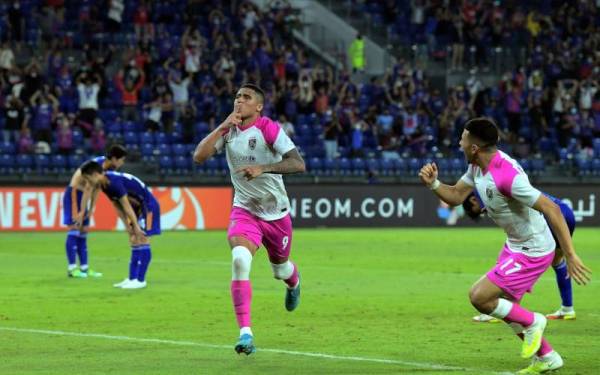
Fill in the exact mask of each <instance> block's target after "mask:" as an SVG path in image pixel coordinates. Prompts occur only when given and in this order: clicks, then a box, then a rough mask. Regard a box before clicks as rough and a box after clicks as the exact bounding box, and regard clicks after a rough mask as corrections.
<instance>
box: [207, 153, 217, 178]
mask: <svg viewBox="0 0 600 375" xmlns="http://www.w3.org/2000/svg"><path fill="white" fill-rule="evenodd" d="M204 164H205V170H206V173H208V174H210V175H215V174H218V173H219V168H220V166H219V160H218V159H217V158H216V157H212V158H210V159H208V160H207V161H205V162H204Z"/></svg>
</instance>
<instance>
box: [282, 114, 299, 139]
mask: <svg viewBox="0 0 600 375" xmlns="http://www.w3.org/2000/svg"><path fill="white" fill-rule="evenodd" d="M277 121H278V122H279V125H280V126H281V129H283V131H284V132H285V134H287V136H288V137H290V138H293V137H294V136H295V135H296V130H295V129H294V125H293V124H292V123H291V122H289V121H288V119H287V118H286V117H285V115H279V119H278V120H277Z"/></svg>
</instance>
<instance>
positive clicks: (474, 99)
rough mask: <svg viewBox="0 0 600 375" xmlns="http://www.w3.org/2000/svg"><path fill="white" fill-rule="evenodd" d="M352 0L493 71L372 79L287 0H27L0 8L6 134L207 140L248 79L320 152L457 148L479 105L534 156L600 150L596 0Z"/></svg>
mask: <svg viewBox="0 0 600 375" xmlns="http://www.w3.org/2000/svg"><path fill="white" fill-rule="evenodd" d="M348 2H349V3H350V5H351V6H353V7H358V8H360V9H363V10H365V11H369V12H372V13H374V14H377V12H379V11H381V16H382V17H383V19H382V22H384V23H386V24H387V25H388V26H389V27H391V28H394V27H399V24H400V23H401V22H400V20H405V19H406V17H409V18H408V19H409V21H410V22H408V23H405V24H404V26H403V27H409V28H410V35H412V37H414V38H416V42H422V43H425V44H428V45H429V46H430V48H431V53H432V54H435V53H436V51H440V50H446V47H447V46H450V47H451V51H452V52H451V53H452V57H451V61H452V66H451V69H454V70H464V69H467V66H466V64H465V63H464V61H463V60H464V56H466V54H467V53H466V50H469V49H470V48H471V47H472V46H474V47H475V48H476V54H475V55H476V56H477V60H476V62H477V65H479V68H480V70H479V71H477V70H475V69H473V70H472V71H471V72H470V74H468V79H466V80H465V82H464V83H463V84H461V85H458V86H455V87H448V88H443V87H434V86H433V85H432V84H431V82H430V79H429V77H428V75H427V73H426V71H424V70H423V69H422V68H421V67H419V66H415V65H414V64H411V63H408V62H406V61H403V60H400V61H398V62H397V63H395V64H394V66H392V67H391V68H390V69H389V70H388V71H387V72H386V73H385V74H384V75H383V76H377V77H370V78H368V79H367V80H366V81H357V79H356V75H353V74H352V71H351V69H344V70H340V71H334V70H333V68H332V67H331V66H329V65H326V64H324V63H322V62H320V60H319V59H318V58H317V57H314V56H311V55H310V54H309V53H308V52H307V50H306V49H305V48H304V47H303V46H302V45H300V44H298V42H296V41H295V40H294V39H293V38H292V36H291V27H292V25H293V24H294V10H293V9H292V8H291V7H290V5H289V3H288V2H286V1H271V2H270V4H269V6H268V7H267V8H266V10H263V11H261V10H259V9H258V8H257V7H256V6H254V5H253V4H252V3H250V2H247V1H227V2H221V1H216V0H214V1H212V0H204V1H203V0H197V1H193V0H190V1H184V0H165V1H160V2H154V1H144V0H126V1H122V0H107V1H91V0H89V1H81V2H65V1H61V0H54V1H51V0H46V1H42V0H28V1H27V0H23V1H12V2H10V3H2V4H1V5H0V14H4V15H5V16H4V18H3V19H1V20H0V38H1V39H2V44H1V47H0V129H2V139H0V142H3V143H4V144H13V145H17V146H16V147H17V152H19V153H33V152H38V153H45V152H59V153H64V154H69V153H74V152H78V153H82V152H83V153H85V154H89V153H97V152H101V150H102V149H103V148H104V147H105V145H106V144H107V142H111V141H113V140H116V141H121V142H123V141H124V139H123V137H124V136H125V135H126V134H125V133H127V132H130V131H135V132H138V133H148V132H154V133H163V134H166V137H163V138H161V139H168V140H169V142H171V143H181V144H193V143H194V142H196V141H198V140H199V139H200V138H201V137H202V136H203V135H205V134H206V132H207V131H210V129H212V128H214V126H215V125H216V124H218V122H219V121H221V120H222V119H223V118H225V117H226V115H227V114H228V113H229V111H231V108H232V98H233V95H234V93H235V90H236V88H237V87H238V85H239V84H240V83H242V82H256V83H258V84H260V85H261V86H262V87H263V89H264V90H265V92H266V96H267V100H266V104H265V109H264V114H265V115H266V116H270V117H272V118H275V119H277V120H278V121H279V122H280V124H281V126H282V127H283V129H284V130H285V131H286V132H287V133H288V134H289V135H290V136H292V138H293V139H294V140H295V141H296V143H297V145H299V147H300V148H301V150H302V152H304V153H305V155H306V156H308V157H320V158H337V157H340V156H341V157H381V158H383V159H399V158H405V157H427V156H431V155H451V156H455V153H456V144H457V139H458V137H459V135H460V132H461V130H462V129H461V126H462V124H463V123H464V121H465V120H466V119H468V118H469V117H472V116H475V115H477V116H479V115H485V116H489V117H493V118H494V119H495V120H496V122H497V123H498V124H499V126H500V127H501V129H502V130H503V135H502V137H503V141H504V143H505V145H506V147H510V148H511V151H513V152H515V153H516V154H517V155H518V156H520V157H527V156H528V155H531V154H532V153H539V154H544V156H548V158H559V157H561V155H562V153H559V152H557V150H559V149H560V148H563V149H565V150H568V152H569V153H571V154H576V155H577V156H578V157H584V158H591V157H594V156H595V157H598V156H600V142H598V141H597V139H599V138H600V99H599V96H600V92H598V78H599V77H600V72H599V70H600V54H599V53H598V50H600V48H599V47H600V46H599V43H600V34H599V32H598V15H599V13H598V7H597V5H596V2H595V1H591V0H588V1H568V2H564V1H560V2H556V1H550V0H548V1H534V2H527V6H525V5H523V4H525V3H523V2H517V1H503V2H498V1H488V0H464V1H451V0H450V1H448V0H446V1H442V0H430V1H425V0H412V1H411V2H406V1H390V0H388V1H383V2H379V1H369V0H365V1H348ZM407 25H408V26H407ZM404 34H406V33H404ZM495 46H505V47H507V49H508V50H511V48H512V50H513V51H515V54H517V53H520V52H518V51H521V47H523V48H524V49H525V50H526V51H527V53H526V55H525V56H524V58H523V64H521V65H519V66H517V67H516V68H515V69H513V70H510V71H506V72H505V73H504V74H503V75H501V76H500V77H499V80H498V83H497V84H496V83H495V84H493V85H487V86H486V85H484V84H482V81H481V79H480V76H479V75H478V74H479V72H481V71H482V70H483V69H484V68H485V66H486V65H487V64H488V62H489V59H490V55H489V53H491V52H490V51H492V50H493V47H495ZM515 46H516V47H518V48H516V47H515ZM39 51H44V52H43V53H40V52H39ZM31 52H33V53H31ZM515 56H516V55H515ZM367 61H368V60H367ZM469 68H471V67H470V66H469ZM361 76H362V75H361ZM140 139H141V138H140ZM125 143H128V144H129V145H130V146H132V147H133V148H141V146H143V145H142V144H140V143H139V142H138V143H135V142H131V141H127V140H125Z"/></svg>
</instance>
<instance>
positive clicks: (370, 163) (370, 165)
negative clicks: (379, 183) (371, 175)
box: [366, 158, 381, 173]
mask: <svg viewBox="0 0 600 375" xmlns="http://www.w3.org/2000/svg"><path fill="white" fill-rule="evenodd" d="M366 165H367V170H369V171H370V172H376V173H378V172H379V170H380V169H381V163H380V162H379V159H376V158H369V159H367V163H366Z"/></svg>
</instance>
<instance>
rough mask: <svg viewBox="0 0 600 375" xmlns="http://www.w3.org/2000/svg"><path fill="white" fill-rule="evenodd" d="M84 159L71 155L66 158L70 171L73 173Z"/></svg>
mask: <svg viewBox="0 0 600 375" xmlns="http://www.w3.org/2000/svg"><path fill="white" fill-rule="evenodd" d="M84 161H85V158H84V157H83V156H81V155H78V154H71V155H69V156H68V158H67V165H68V167H69V169H70V170H72V171H75V170H76V169H77V168H79V166H80V165H81V164H83V162H84Z"/></svg>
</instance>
